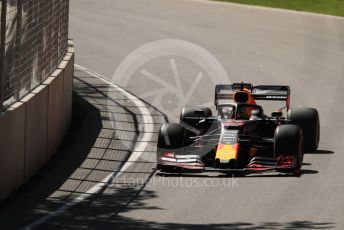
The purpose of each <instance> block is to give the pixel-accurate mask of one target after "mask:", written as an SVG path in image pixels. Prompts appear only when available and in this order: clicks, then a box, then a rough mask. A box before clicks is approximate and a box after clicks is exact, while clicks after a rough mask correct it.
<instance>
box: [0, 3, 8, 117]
mask: <svg viewBox="0 0 344 230" xmlns="http://www.w3.org/2000/svg"><path fill="white" fill-rule="evenodd" d="M6 14H7V0H2V1H1V44H0V74H1V75H0V84H1V85H0V113H1V112H3V111H4V95H5V93H4V90H5V76H4V75H5V74H4V62H5V60H4V57H5V50H6Z"/></svg>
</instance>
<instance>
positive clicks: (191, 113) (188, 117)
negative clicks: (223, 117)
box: [180, 107, 212, 130]
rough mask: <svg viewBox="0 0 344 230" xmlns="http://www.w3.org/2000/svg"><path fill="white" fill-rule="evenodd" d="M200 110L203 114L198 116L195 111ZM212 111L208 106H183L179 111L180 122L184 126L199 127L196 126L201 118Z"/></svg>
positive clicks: (207, 115) (209, 115)
mask: <svg viewBox="0 0 344 230" xmlns="http://www.w3.org/2000/svg"><path fill="white" fill-rule="evenodd" d="M198 111H202V113H203V114H204V116H200V115H199V114H198V113H197V112H198ZM211 116H212V112H211V109H210V108H206V107H196V108H195V107H194V108H190V107H184V108H183V109H182V111H181V113H180V124H181V125H183V126H185V127H186V128H188V129H190V128H194V129H197V130H198V129H199V128H200V127H198V125H199V122H200V120H201V119H204V118H207V117H211Z"/></svg>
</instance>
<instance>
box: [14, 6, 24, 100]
mask: <svg viewBox="0 0 344 230" xmlns="http://www.w3.org/2000/svg"><path fill="white" fill-rule="evenodd" d="M22 14H23V1H22V0H17V15H16V20H17V26H16V40H15V56H14V57H15V60H14V63H15V65H16V66H15V93H14V97H15V100H19V91H20V87H21V85H20V70H21V69H20V68H19V66H20V63H21V56H20V49H21V38H22ZM18 59H19V61H18Z"/></svg>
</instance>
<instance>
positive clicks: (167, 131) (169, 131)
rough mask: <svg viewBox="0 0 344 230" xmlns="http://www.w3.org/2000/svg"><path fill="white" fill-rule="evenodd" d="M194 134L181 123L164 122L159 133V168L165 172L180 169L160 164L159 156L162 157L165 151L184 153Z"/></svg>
mask: <svg viewBox="0 0 344 230" xmlns="http://www.w3.org/2000/svg"><path fill="white" fill-rule="evenodd" d="M192 135H195V134H194V133H192V132H191V131H190V130H188V129H186V128H185V127H183V126H182V125H180V124H176V123H166V124H163V125H162V126H161V127H160V130H159V133H158V145H157V147H158V149H157V157H158V164H157V169H159V170H161V171H163V172H177V171H178V170H179V169H178V168H176V167H171V166H165V165H161V164H159V157H161V156H162V154H163V153H165V152H173V153H175V154H183V150H184V148H185V147H187V146H188V145H189V144H190V142H188V139H189V137H190V136H192Z"/></svg>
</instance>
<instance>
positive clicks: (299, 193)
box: [53, 0, 344, 229]
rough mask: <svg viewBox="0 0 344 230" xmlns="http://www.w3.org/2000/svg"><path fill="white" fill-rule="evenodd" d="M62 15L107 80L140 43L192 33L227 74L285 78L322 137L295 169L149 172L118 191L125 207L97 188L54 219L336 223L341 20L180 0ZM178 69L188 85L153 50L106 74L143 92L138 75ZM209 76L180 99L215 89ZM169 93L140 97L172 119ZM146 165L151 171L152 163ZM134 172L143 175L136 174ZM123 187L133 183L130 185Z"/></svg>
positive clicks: (186, 70)
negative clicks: (121, 75)
mask: <svg viewBox="0 0 344 230" xmlns="http://www.w3.org/2000/svg"><path fill="white" fill-rule="evenodd" d="M70 17H71V25H70V36H71V37H73V38H74V40H75V45H76V54H77V58H76V62H77V63H78V64H80V65H82V66H85V67H87V68H89V69H91V70H94V71H95V72H97V73H99V74H100V75H102V76H105V77H107V78H109V79H111V78H112V76H113V74H114V72H115V71H116V68H117V67H118V66H119V65H120V63H121V62H122V61H123V60H124V59H125V58H126V57H127V56H128V55H129V54H130V53H131V52H132V51H134V50H135V49H136V48H138V47H140V46H142V45H145V44H147V43H149V42H153V41H156V40H161V39H180V40H184V41H187V42H191V43H193V44H197V45H199V46H200V47H203V48H204V49H206V50H207V51H209V52H210V53H211V54H213V55H214V56H215V57H216V58H217V59H218V60H219V62H220V63H221V64H222V66H223V67H224V69H225V70H226V72H227V73H228V76H229V80H228V81H232V82H234V81H249V82H252V83H254V84H269V83H275V84H287V85H290V86H291V88H292V104H293V106H294V107H297V106H314V107H316V108H318V110H319V112H320V116H321V141H320V146H319V151H317V152H315V153H307V154H306V155H305V158H304V163H305V165H304V166H303V171H302V176H301V177H300V178H295V177H280V176H274V175H267V176H257V177H245V178H238V179H233V178H226V177H218V176H217V175H213V174H207V175H206V176H192V177H191V176H190V177H160V176H158V175H155V176H153V177H150V176H149V177H148V179H149V178H150V180H149V181H148V183H146V182H147V180H140V181H141V182H142V181H144V183H143V185H142V186H140V188H139V189H138V192H136V193H135V194H136V195H135V196H133V197H132V198H131V199H129V200H125V201H123V202H124V204H125V205H122V203H123V202H121V196H118V195H117V196H115V197H116V198H115V199H111V196H112V192H113V191H112V190H113V189H112V190H111V189H106V190H105V191H104V192H103V197H101V198H100V199H98V200H97V199H96V200H95V201H93V202H89V203H87V204H86V205H85V204H83V205H81V206H75V207H73V210H72V211H71V214H68V215H63V216H61V217H59V218H55V219H54V220H53V223H54V226H55V227H56V226H60V227H62V228H67V229H68V228H69V229H116V228H118V229H125V228H136V229H147V228H155V229H172V228H174V229H327V228H337V229H343V227H344V220H343V216H344V208H343V205H344V200H343V195H342V194H344V180H343V175H344V169H343V162H344V155H343V150H342V149H343V148H342V145H343V144H344V143H343V140H342V138H343V135H344V120H343V114H344V108H343V102H342V98H344V93H343V88H344V30H343V28H344V19H342V18H338V17H329V16H321V15H315V14H303V13H296V12H290V11H284V10H272V9H265V8H256V7H248V6H240V5H234V4H223V3H211V2H210V3H209V2H205V1H188V0H173V1H166V0H165V1H161V0H136V1H133V0H130V1H128V0H116V1H113V0H102V1H99V0H72V1H71V12H70ZM171 66H172V67H171ZM173 66H174V67H173ZM177 67H178V68H177ZM176 69H178V75H179V78H180V81H181V82H180V83H179V85H182V87H183V88H184V90H185V91H188V89H189V90H190V88H191V87H192V86H193V83H195V82H197V80H195V79H197V77H196V76H197V73H198V71H199V70H197V65H195V64H194V63H193V64H192V61H190V60H187V58H183V57H178V56H176V55H174V56H173V55H172V57H166V56H164V57H160V58H157V59H156V60H150V61H149V63H145V66H144V67H141V71H136V72H135V73H133V75H132V76H129V77H130V80H128V81H127V82H126V81H125V80H123V79H122V80H121V79H117V80H118V82H115V83H117V84H119V85H120V86H123V87H124V88H126V89H128V90H129V91H130V92H132V93H134V94H136V95H138V96H140V95H147V94H144V93H145V92H150V91H152V90H153V89H154V87H155V86H154V83H153V80H152V79H153V78H149V79H150V82H149V81H147V73H148V74H149V73H151V74H153V75H154V76H158V78H159V79H161V80H162V81H163V82H167V83H168V84H170V85H173V83H171V79H176V78H174V76H175V74H176V71H175V70H176ZM144 70H146V71H144ZM204 72H206V71H204ZM206 75H207V74H206V73H205V74H204V77H203V78H202V80H203V79H204V81H200V82H198V83H199V84H197V87H196V89H194V94H192V95H191V96H190V98H189V100H188V101H187V102H186V104H189V105H192V104H203V103H207V102H208V101H209V98H211V99H212V98H213V85H212V82H211V81H209V79H208V80H207V76H206ZM129 77H128V78H129ZM208 77H209V76H208ZM115 80H116V79H115ZM215 81H216V80H215ZM155 83H156V82H155ZM158 85H159V84H157V86H158ZM176 85H177V86H178V83H177V84H176ZM170 94H171V95H169V94H167V95H165V94H163V96H162V99H161V100H160V101H154V98H155V97H157V96H153V99H152V98H150V97H149V96H147V98H145V97H144V96H142V97H143V99H145V100H147V101H148V102H151V103H152V104H153V105H154V106H155V107H157V109H158V110H160V111H162V112H166V113H167V115H169V116H170V119H171V120H173V116H175V113H176V111H177V107H178V100H179V98H178V95H174V94H173V93H170ZM160 96H161V95H160ZM211 99H210V102H211ZM156 128H157V127H155V129H156ZM139 160H140V159H139ZM144 160H147V159H142V161H144ZM152 165H154V164H152ZM132 167H137V166H135V165H133V166H132ZM129 170H133V171H137V170H136V169H135V168H131V169H129ZM146 170H147V169H146ZM145 173H146V174H147V175H150V174H149V173H150V172H149V170H148V171H147V172H145ZM133 175H135V176H137V177H138V178H139V179H142V178H140V177H139V176H140V175H141V174H140V173H136V174H133ZM132 178H133V177H131V179H132ZM134 179H135V177H134ZM146 179H147V177H146ZM132 182H133V181H132ZM144 185H145V186H144ZM122 190H123V191H122ZM122 190H121V189H119V191H120V192H123V193H127V192H130V188H128V189H122ZM114 200H116V202H118V203H116V202H114ZM116 204H118V205H117V206H116Z"/></svg>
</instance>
